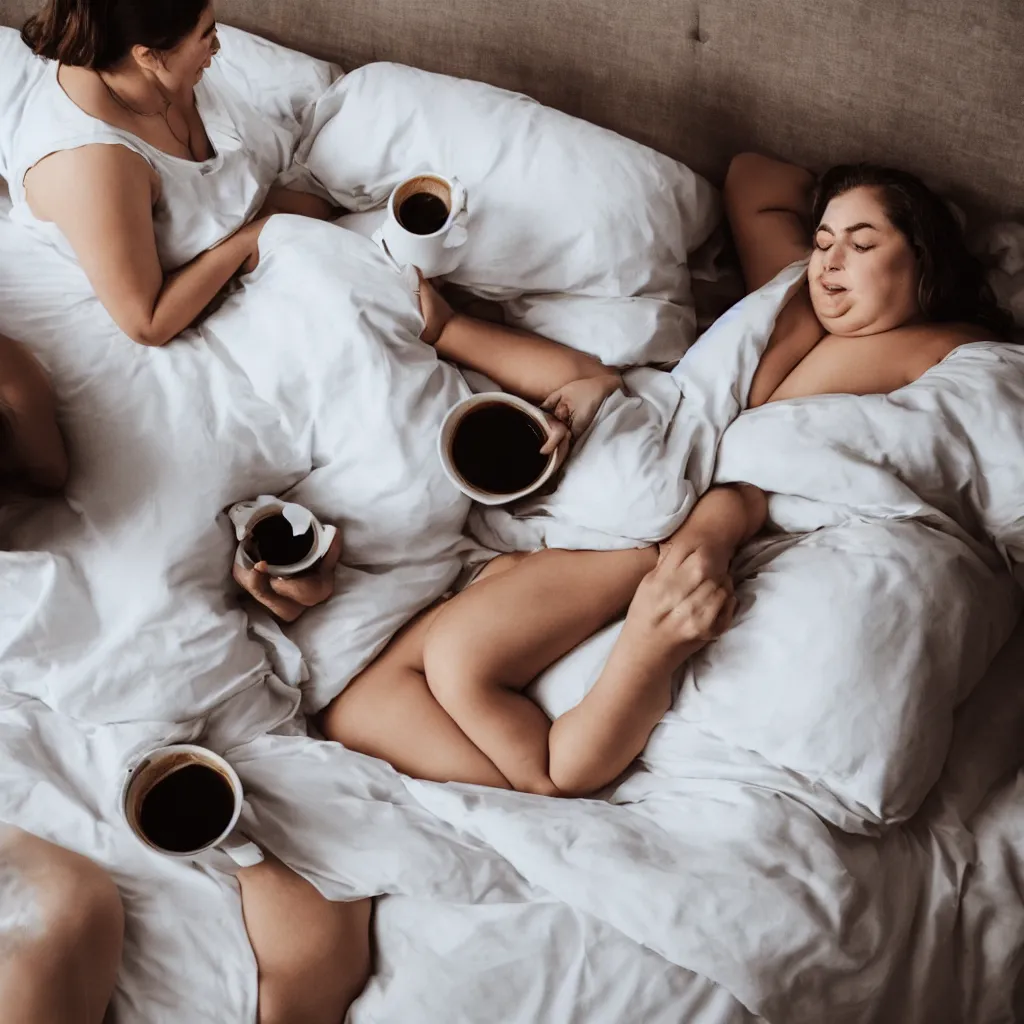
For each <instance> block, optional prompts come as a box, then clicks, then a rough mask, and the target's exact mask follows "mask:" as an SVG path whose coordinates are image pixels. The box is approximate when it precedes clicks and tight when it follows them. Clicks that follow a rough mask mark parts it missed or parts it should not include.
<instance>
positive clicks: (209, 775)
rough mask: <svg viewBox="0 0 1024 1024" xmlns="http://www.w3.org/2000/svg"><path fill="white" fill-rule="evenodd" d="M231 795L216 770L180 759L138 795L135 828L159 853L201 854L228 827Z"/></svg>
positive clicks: (232, 806)
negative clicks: (197, 852) (159, 850)
mask: <svg viewBox="0 0 1024 1024" xmlns="http://www.w3.org/2000/svg"><path fill="white" fill-rule="evenodd" d="M234 813H235V791H234V789H233V787H232V785H231V780H230V779H228V778H226V777H225V776H224V775H223V774H222V773H221V772H219V771H217V769H216V768H214V767H212V766H210V765H207V764H202V763H200V762H198V761H195V760H190V759H187V758H184V759H183V761H182V764H180V765H178V766H174V767H171V768H170V769H169V770H168V771H167V772H166V773H165V774H163V775H161V776H160V777H159V778H158V779H157V781H156V782H155V783H154V784H153V785H152V786H150V788H149V789H148V790H146V792H145V793H144V794H143V795H142V798H141V801H140V803H139V806H138V819H137V820H138V827H139V830H140V831H141V832H142V834H143V835H144V836H145V837H146V839H147V840H148V841H149V842H150V843H151V844H152V845H153V846H156V847H157V848H159V849H161V850H168V851H170V852H171V853H191V852H193V851H197V850H202V849H203V848H204V847H206V846H208V845H209V844H210V843H212V842H213V841H214V840H215V839H218V838H219V837H220V836H221V834H222V833H223V832H224V830H225V829H226V828H227V827H228V825H230V824H231V819H232V817H233V816H234Z"/></svg>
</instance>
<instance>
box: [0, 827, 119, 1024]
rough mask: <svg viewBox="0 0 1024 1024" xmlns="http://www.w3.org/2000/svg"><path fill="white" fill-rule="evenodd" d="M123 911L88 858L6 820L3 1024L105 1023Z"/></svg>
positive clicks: (0, 968) (1, 860)
mask: <svg viewBox="0 0 1024 1024" xmlns="http://www.w3.org/2000/svg"><path fill="white" fill-rule="evenodd" d="M123 937H124V911H123V909H122V907H121V900H120V898H119V896H118V894H117V888H116V887H115V885H114V883H113V881H112V880H111V878H110V876H109V875H108V874H107V873H106V872H105V871H103V870H102V868H99V867H97V865H95V864H93V862H92V861H90V860H86V858H85V857H81V856H79V855H78V854H77V853H72V852H71V851H70V850H65V849H62V848H61V847H59V846H54V845H53V844H52V843H48V842H46V841H44V840H42V839H38V838H37V837H36V836H33V835H29V834H28V833H27V832H22V831H21V830H20V829H16V828H13V827H11V826H7V825H0V1007H2V1008H3V1011H2V1017H3V1020H4V1022H5V1024H100V1021H102V1020H103V1017H104V1014H105V1013H106V1010H107V1005H108V1003H109V1002H110V997H111V996H112V994H113V991H114V981H115V979H116V977H117V970H118V966H119V964H120V962H121V944H122V941H123Z"/></svg>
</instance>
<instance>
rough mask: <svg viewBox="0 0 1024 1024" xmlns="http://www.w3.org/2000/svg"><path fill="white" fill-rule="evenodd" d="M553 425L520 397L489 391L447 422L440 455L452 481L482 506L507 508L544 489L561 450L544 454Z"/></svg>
mask: <svg viewBox="0 0 1024 1024" xmlns="http://www.w3.org/2000/svg"><path fill="white" fill-rule="evenodd" d="M547 436H548V434H547V421H546V419H545V416H544V413H543V412H541V410H540V409H538V408H537V407H536V406H533V405H531V404H530V403H529V402H527V401H525V400H524V399H522V398H519V397H518V396H517V395H509V394H505V393H504V392H501V391H494V392H485V393H484V394H479V395H473V396H472V397H470V398H467V399H464V400H463V401H461V402H459V403H458V405H456V406H453V407H452V409H451V410H450V411H449V412H448V415H447V416H446V417H445V418H444V422H443V423H442V424H441V433H440V435H439V437H438V453H439V454H440V456H441V465H442V466H443V467H444V471H445V473H446V474H447V476H448V478H449V479H450V480H451V481H452V483H453V484H455V486H456V487H458V488H459V490H460V491H462V492H463V494H466V495H468V496H469V497H470V498H472V499H473V500H474V501H478V502H480V504H482V505H504V504H506V503H508V502H511V501H516V500H518V499H519V498H525V497H526V496H527V495H528V494H532V493H533V492H534V491H536V490H538V489H539V488H540V487H543V486H544V484H546V483H547V482H548V480H550V479H551V476H552V475H553V474H554V472H555V470H556V469H557V468H558V463H559V454H558V452H557V451H553V452H551V453H550V454H549V455H543V454H541V448H542V447H543V446H544V443H545V441H546V440H547Z"/></svg>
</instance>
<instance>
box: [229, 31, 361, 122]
mask: <svg viewBox="0 0 1024 1024" xmlns="http://www.w3.org/2000/svg"><path fill="white" fill-rule="evenodd" d="M217 36H218V38H219V39H220V43H221V50H220V53H219V54H218V55H217V58H216V59H217V62H218V64H221V65H222V66H223V68H224V73H225V75H226V76H227V78H228V80H229V81H230V82H231V84H232V85H233V86H234V87H235V88H236V89H238V90H239V91H240V92H241V93H242V95H243V96H244V97H245V98H246V99H247V100H248V101H249V102H250V103H251V104H252V105H253V106H254V107H256V109H257V110H260V111H262V112H263V113H264V114H266V115H267V116H268V117H269V118H271V119H272V120H273V121H275V122H277V123H279V124H284V123H288V122H291V123H293V124H294V125H295V128H296V129H298V128H299V127H300V126H301V124H302V123H303V120H304V117H305V116H306V113H307V111H309V108H310V105H311V104H312V103H313V102H314V101H315V100H317V99H318V98H319V97H320V96H321V95H322V94H323V93H324V91H325V90H326V89H327V87H328V86H329V85H330V84H331V83H332V82H333V81H334V80H335V79H337V78H339V77H340V76H341V74H342V71H341V68H339V67H338V66H337V65H336V64H329V63H328V62H327V61H324V60H317V59H316V58H315V57H309V56H307V55H306V54H304V53H299V52H298V51H297V50H289V49H288V48H287V47H285V46H279V45H278V44H277V43H272V42H270V40H269V39H263V38H261V37H260V36H254V35H253V34H252V33H250V32H244V31H243V30H242V29H240V28H232V27H231V26H230V25H223V24H218V26H217ZM309 112H311V111H309Z"/></svg>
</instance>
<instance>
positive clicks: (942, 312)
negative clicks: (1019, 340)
mask: <svg viewBox="0 0 1024 1024" xmlns="http://www.w3.org/2000/svg"><path fill="white" fill-rule="evenodd" d="M863 187H866V188H877V189H878V190H879V191H880V192H881V193H882V202H883V204H884V206H885V212H886V215H887V216H888V218H889V220H890V221H891V222H892V225H893V227H895V228H896V229H897V230H898V231H899V232H900V233H901V234H902V235H903V236H904V237H905V238H906V240H907V241H908V242H909V243H910V246H911V248H912V249H913V250H914V253H915V255H916V256H917V270H918V286H917V297H918V304H919V305H920V307H921V312H922V313H924V315H925V316H926V317H927V318H928V319H929V320H932V321H935V322H940V323H941V322H947V323H949V322H954V321H959V322H964V323H972V324H977V325H978V326H981V327H987V328H990V329H991V330H993V331H994V332H996V334H997V335H998V336H999V337H1006V335H1007V334H1008V332H1009V330H1010V327H1011V321H1010V318H1009V316H1008V315H1007V314H1006V313H1005V312H1003V310H1001V309H1000V308H999V306H998V305H997V304H996V300H995V296H994V295H993V293H992V289H991V288H989V286H988V282H987V281H986V280H985V268H984V267H983V266H982V264H981V262H980V261H979V260H977V259H975V257H974V256H972V255H971V253H970V252H969V250H968V248H967V243H966V242H965V241H964V233H963V231H962V229H961V227H960V224H959V222H958V221H957V219H956V217H954V216H953V212H952V211H951V210H950V208H949V207H948V206H947V205H946V203H945V202H944V201H943V200H942V199H941V198H940V197H939V196H937V195H936V194H935V193H934V192H933V191H932V190H931V189H930V188H928V186H927V185H925V183H924V182H923V181H921V179H920V178H917V177H915V176H914V175H913V174H909V173H907V172H906V171H898V170H895V169H894V168H891V167H878V166H876V165H875V164H841V165H840V166H838V167H833V168H831V170H828V171H826V172H825V173H824V174H823V175H822V176H821V178H819V179H818V185H817V188H816V190H815V193H814V205H813V217H814V225H815V226H817V225H818V224H820V223H821V218H822V215H823V214H824V212H825V207H827V206H828V204H829V202H830V201H831V200H832V199H834V198H835V197H836V196H841V195H843V194H844V193H846V192H849V191H851V190H852V189H855V188H863Z"/></svg>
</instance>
